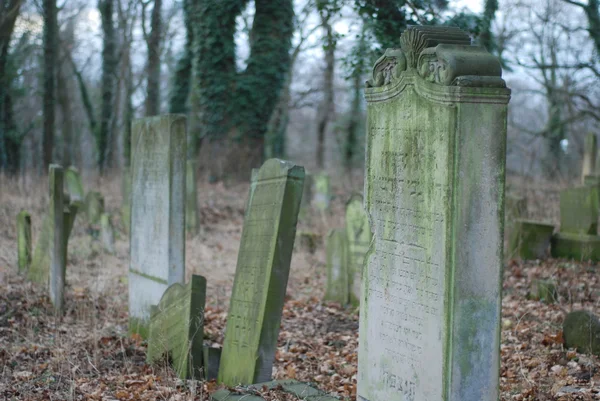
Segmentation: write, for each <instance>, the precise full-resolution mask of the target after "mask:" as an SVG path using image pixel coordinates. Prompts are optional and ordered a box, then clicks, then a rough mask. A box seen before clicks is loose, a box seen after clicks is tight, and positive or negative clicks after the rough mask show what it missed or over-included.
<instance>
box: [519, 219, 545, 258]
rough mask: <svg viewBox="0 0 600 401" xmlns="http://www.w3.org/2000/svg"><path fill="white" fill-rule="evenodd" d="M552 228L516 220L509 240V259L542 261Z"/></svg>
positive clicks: (535, 222) (529, 221) (534, 222)
mask: <svg viewBox="0 0 600 401" xmlns="http://www.w3.org/2000/svg"><path fill="white" fill-rule="evenodd" d="M553 231H554V226H553V225H552V224H544V223H540V222H537V221H531V220H517V221H516V222H515V225H514V227H513V231H512V233H511V238H510V250H509V253H508V255H509V257H511V258H521V259H524V260H527V259H542V258H544V257H545V256H546V253H547V251H548V247H549V246H550V240H551V239H552V232H553Z"/></svg>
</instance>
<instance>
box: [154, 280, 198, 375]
mask: <svg viewBox="0 0 600 401" xmlns="http://www.w3.org/2000/svg"><path fill="white" fill-rule="evenodd" d="M205 301H206V279H205V278H204V277H202V276H197V275H192V278H191V280H190V282H189V283H187V284H186V285H181V284H179V283H175V284H173V285H171V286H169V288H167V290H166V291H165V293H164V294H163V296H162V298H161V299H160V302H159V303H158V305H157V306H155V307H153V308H152V316H151V318H150V328H149V335H148V352H147V355H146V360H147V361H148V363H152V362H155V361H158V360H161V359H164V357H165V356H167V360H169V361H171V363H172V366H173V369H174V370H175V372H176V373H177V376H178V377H179V378H181V379H196V380H198V379H201V378H202V377H203V372H202V365H203V359H202V348H203V339H204V305H205Z"/></svg>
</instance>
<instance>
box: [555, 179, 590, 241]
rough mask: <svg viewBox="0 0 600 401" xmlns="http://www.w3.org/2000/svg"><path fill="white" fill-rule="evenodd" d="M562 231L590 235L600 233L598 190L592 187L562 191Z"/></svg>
mask: <svg viewBox="0 0 600 401" xmlns="http://www.w3.org/2000/svg"><path fill="white" fill-rule="evenodd" d="M560 232H561V233H572V234H589V235H596V234H597V233H598V191H596V190H594V189H593V188H590V187H581V188H570V189H565V190H563V191H561V193H560Z"/></svg>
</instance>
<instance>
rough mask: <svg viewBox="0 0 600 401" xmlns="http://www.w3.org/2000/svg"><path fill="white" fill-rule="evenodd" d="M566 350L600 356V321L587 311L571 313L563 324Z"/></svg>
mask: <svg viewBox="0 0 600 401" xmlns="http://www.w3.org/2000/svg"><path fill="white" fill-rule="evenodd" d="M563 338H564V342H565V347H566V348H575V349H576V350H577V351H578V352H581V353H586V354H587V353H591V354H594V355H598V356H600V319H598V317H597V316H596V315H594V314H593V313H592V312H590V311H587V310H577V311H573V312H570V313H569V314H568V315H567V316H566V317H565V321H564V322H563Z"/></svg>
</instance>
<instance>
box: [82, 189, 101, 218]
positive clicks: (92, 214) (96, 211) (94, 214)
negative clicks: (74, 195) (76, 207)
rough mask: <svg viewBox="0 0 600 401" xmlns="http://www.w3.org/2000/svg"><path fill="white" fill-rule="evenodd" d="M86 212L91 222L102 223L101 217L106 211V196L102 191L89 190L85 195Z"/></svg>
mask: <svg viewBox="0 0 600 401" xmlns="http://www.w3.org/2000/svg"><path fill="white" fill-rule="evenodd" d="M85 213H86V216H87V218H88V222H89V223H90V224H98V223H100V217H101V216H102V213H104V197H102V194H101V193H100V192H96V191H90V192H88V194H87V195H86V197H85Z"/></svg>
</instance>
